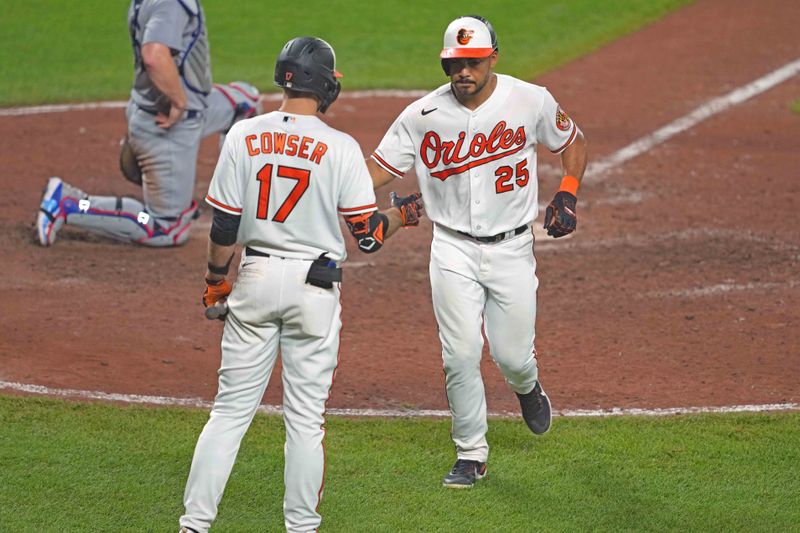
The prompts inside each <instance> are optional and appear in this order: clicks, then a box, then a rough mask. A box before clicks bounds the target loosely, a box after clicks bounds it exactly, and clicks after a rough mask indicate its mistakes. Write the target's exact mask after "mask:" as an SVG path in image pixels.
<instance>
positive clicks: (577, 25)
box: [0, 0, 690, 105]
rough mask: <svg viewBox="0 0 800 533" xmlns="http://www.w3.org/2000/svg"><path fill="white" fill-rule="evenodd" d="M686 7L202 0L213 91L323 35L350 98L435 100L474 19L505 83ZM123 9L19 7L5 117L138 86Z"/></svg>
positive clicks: (5, 31)
mask: <svg viewBox="0 0 800 533" xmlns="http://www.w3.org/2000/svg"><path fill="white" fill-rule="evenodd" d="M689 1H690V0H604V1H603V2H597V1H596V0H566V1H561V2H551V1H545V0H535V1H531V0H529V1H511V0H475V1H472V2H469V3H466V2H464V3H460V2H449V3H444V4H443V3H441V2H434V1H424V0H410V1H409V0H388V1H380V2H360V1H358V2H357V1H355V0H326V1H323V0H307V1H305V2H303V3H302V9H300V7H299V4H297V3H294V2H263V1H262V0H237V1H236V2H230V1H223V0H206V1H205V2H204V6H205V10H206V15H207V19H208V26H209V34H210V38H211V52H212V67H213V72H214V77H215V80H217V81H223V82H224V81H232V80H237V79H239V80H245V81H251V82H253V83H255V84H256V85H257V86H259V87H263V88H267V89H270V90H271V88H272V71H273V67H274V61H275V57H276V55H277V53H278V52H279V50H280V48H281V46H282V45H283V43H285V42H286V41H287V40H289V39H290V38H292V37H295V36H297V35H308V34H312V35H318V36H320V37H323V38H324V39H327V40H328V41H330V42H331V44H333V46H334V47H335V48H336V50H337V57H338V66H339V69H340V70H341V71H342V72H343V73H344V74H345V78H344V79H343V80H342V81H343V84H344V86H345V89H357V88H378V87H384V88H432V87H436V86H438V85H440V84H441V83H443V82H444V81H445V80H444V78H443V75H442V72H441V69H440V67H439V61H438V53H439V50H440V49H441V42H442V41H441V39H442V32H443V31H444V28H445V27H446V26H447V24H448V22H450V20H452V19H453V18H455V17H457V16H459V15H463V14H465V13H479V14H482V15H483V16H486V17H487V18H488V19H489V20H491V21H492V23H493V25H494V27H495V29H496V30H497V32H498V35H499V40H500V46H501V62H500V64H499V66H498V71H500V72H504V73H508V74H512V75H515V76H518V77H521V78H523V79H531V78H533V77H534V76H536V75H537V74H539V73H541V72H544V71H546V70H549V69H552V68H554V67H556V66H558V65H560V64H563V63H566V62H568V61H570V60H572V59H574V58H577V57H579V56H581V55H583V54H585V53H587V52H589V51H591V50H593V49H595V48H597V47H599V46H600V45H602V44H604V43H607V42H610V41H612V40H614V39H615V38H617V37H619V36H621V35H624V34H626V33H629V32H632V31H634V30H636V29H637V28H639V27H641V26H642V25H644V24H646V23H648V22H651V21H653V20H656V19H658V18H660V17H661V16H663V15H664V14H665V13H667V12H669V11H671V10H674V9H676V8H678V7H680V6H682V5H685V4H687V3H689ZM127 6H128V2H126V1H123V0H113V1H112V0H64V1H61V2H57V1H55V0H25V1H22V0H17V1H13V2H6V3H4V5H3V15H2V17H0V105H14V104H25V103H39V102H62V101H80V100H84V101H85V100H97V99H119V98H125V97H126V96H127V95H128V93H129V91H130V84H131V81H132V77H133V75H132V59H131V47H130V43H129V39H128V29H127V22H126V16H127Z"/></svg>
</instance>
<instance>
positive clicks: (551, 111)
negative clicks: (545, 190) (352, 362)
mask: <svg viewBox="0 0 800 533" xmlns="http://www.w3.org/2000/svg"><path fill="white" fill-rule="evenodd" d="M498 53H499V48H498V46H497V38H496V36H495V33H494V30H493V28H492V26H491V24H489V22H488V21H486V20H485V19H483V18H481V17H478V16H467V17H461V18H458V19H456V20H454V21H453V22H452V23H451V24H450V25H449V26H448V27H447V30H446V31H445V34H444V47H443V49H442V52H441V63H442V68H443V69H444V71H445V73H446V74H447V75H448V76H449V77H450V83H448V84H446V85H443V86H441V87H439V88H438V89H436V90H435V91H433V92H432V93H430V94H428V95H427V96H425V97H423V98H421V99H419V100H417V101H416V102H413V103H412V104H410V105H409V106H408V107H407V108H406V109H405V110H404V111H403V112H402V113H401V114H400V116H399V117H398V118H397V119H396V120H395V122H394V124H392V126H391V127H390V128H389V131H388V132H387V133H386V135H385V136H384V138H383V140H382V141H381V143H380V145H379V146H378V148H377V149H376V150H375V152H374V153H373V154H372V158H371V161H369V162H368V167H369V169H370V173H371V175H372V179H373V182H374V184H375V187H376V188H377V187H380V186H382V185H383V184H385V183H388V182H389V181H391V180H392V179H394V178H400V177H402V176H403V175H404V174H405V173H406V172H407V171H408V170H410V169H411V168H414V170H415V172H416V175H417V177H418V179H419V185H420V189H421V191H422V194H423V196H424V197H425V208H426V212H427V214H428V216H429V217H430V219H431V220H432V221H433V222H434V229H433V242H432V244H431V262H430V277H431V290H432V296H433V308H434V312H435V315H436V320H437V322H438V325H439V338H440V340H441V343H442V358H443V363H444V370H445V375H446V390H447V398H448V401H449V404H450V411H451V413H452V419H453V426H452V437H453V440H454V442H455V446H456V452H457V460H456V463H455V465H454V466H453V468H452V470H451V471H450V472H449V473H448V474H447V475H446V476H445V478H444V485H445V486H447V487H452V488H469V487H472V486H473V484H474V483H475V481H476V480H477V479H480V478H482V477H483V476H484V475H485V474H486V460H487V457H488V453H489V446H488V444H487V441H486V431H487V422H486V399H485V394H484V388H483V381H482V378H481V373H480V360H481V351H482V348H483V337H482V335H481V326H483V328H484V331H485V333H486V338H487V339H488V340H489V348H490V350H491V354H492V357H493V359H494V361H495V363H496V364H497V365H498V367H499V368H500V370H501V371H502V373H503V375H504V376H505V379H506V381H507V382H508V384H509V386H510V387H511V389H512V390H513V391H514V392H515V393H516V394H517V396H518V398H519V401H520V404H521V408H522V416H523V418H524V420H525V422H526V423H527V425H528V427H529V428H530V429H531V431H533V432H534V433H535V434H542V433H545V432H546V431H547V430H548V429H549V428H550V423H551V408H550V401H549V399H548V397H547V395H546V394H545V392H544V390H543V389H542V385H541V383H540V381H539V373H538V369H537V362H536V351H535V349H534V335H535V329H534V326H535V320H536V289H537V286H538V280H537V278H536V261H535V259H534V256H533V250H532V244H533V235H532V233H531V229H530V225H531V223H532V222H533V220H534V219H535V218H536V216H537V213H538V204H537V202H538V185H537V177H536V145H537V144H539V143H541V144H544V145H545V146H546V147H547V148H549V149H550V150H551V151H552V152H553V153H555V154H560V156H561V163H562V166H563V172H564V178H563V181H562V184H561V188H560V190H559V192H558V193H556V195H555V198H554V199H553V202H552V203H551V204H550V206H549V207H548V209H547V214H546V217H545V227H546V228H547V230H548V233H549V234H550V235H552V236H554V237H560V236H563V235H566V234H568V233H570V232H572V231H573V230H574V229H575V225H576V218H575V203H576V196H575V195H576V193H577V189H578V184H579V182H580V180H581V178H582V176H583V172H584V170H585V168H586V160H587V156H586V142H585V140H584V137H583V135H582V134H581V131H580V130H579V129H578V127H577V125H575V123H574V122H573V121H572V120H571V119H570V118H568V117H567V115H566V114H565V113H564V112H563V111H562V110H561V108H560V107H559V106H558V104H557V103H556V101H555V99H554V98H553V96H552V95H551V94H550V93H549V92H548V91H547V90H546V89H545V88H544V87H539V86H537V85H533V84H530V83H526V82H523V81H520V80H518V79H515V78H512V77H510V76H505V75H502V74H496V73H494V67H495V64H496V63H497V58H498Z"/></svg>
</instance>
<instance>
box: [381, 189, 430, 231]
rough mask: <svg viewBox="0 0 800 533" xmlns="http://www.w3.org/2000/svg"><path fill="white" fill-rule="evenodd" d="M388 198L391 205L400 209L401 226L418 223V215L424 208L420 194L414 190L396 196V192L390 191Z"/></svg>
mask: <svg viewBox="0 0 800 533" xmlns="http://www.w3.org/2000/svg"><path fill="white" fill-rule="evenodd" d="M389 199H390V200H391V206H392V207H396V208H397V209H399V210H400V218H401V220H402V221H403V226H417V225H419V217H420V215H421V214H422V209H423V208H424V204H423V203H422V194H420V193H418V192H415V193H413V194H409V195H408V196H397V193H396V192H394V191H392V192H391V193H389Z"/></svg>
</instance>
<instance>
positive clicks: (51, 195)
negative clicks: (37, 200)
mask: <svg viewBox="0 0 800 533" xmlns="http://www.w3.org/2000/svg"><path fill="white" fill-rule="evenodd" d="M63 190H64V182H63V181H61V178H50V179H49V180H48V181H47V186H46V187H45V188H44V194H43V195H42V203H41V205H40V206H39V212H38V213H37V214H36V234H37V236H38V237H39V244H41V245H42V246H50V245H51V244H53V243H54V242H55V241H56V234H57V233H58V230H59V229H61V226H63V225H64V221H65V220H66V214H65V213H64V210H63V209H62V194H63Z"/></svg>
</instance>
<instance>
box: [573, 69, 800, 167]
mask: <svg viewBox="0 0 800 533" xmlns="http://www.w3.org/2000/svg"><path fill="white" fill-rule="evenodd" d="M798 72H800V59H796V60H794V61H792V62H791V63H788V64H786V65H784V66H782V67H781V68H779V69H777V70H774V71H772V72H770V73H769V74H767V75H766V76H763V77H761V78H759V79H757V80H755V81H753V82H751V83H748V84H747V85H744V86H742V87H739V88H738V89H735V90H733V91H731V92H729V93H728V94H726V95H724V96H720V97H717V98H714V99H712V100H709V101H708V102H706V103H705V104H703V105H701V106H700V107H698V108H697V109H695V110H694V111H692V112H691V113H689V114H688V115H685V116H683V117H681V118H679V119H677V120H675V121H673V122H670V123H669V124H667V125H666V126H664V127H663V128H660V129H658V130H656V131H654V132H653V133H651V134H649V135H646V136H644V137H642V138H641V139H639V140H637V141H634V142H632V143H631V144H629V145H628V146H625V147H624V148H621V149H620V150H617V151H616V152H614V153H613V154H611V155H610V156H608V157H604V158H602V159H600V160H599V161H597V162H595V163H592V164H590V165H589V168H588V169H587V171H586V178H584V179H585V180H587V181H591V182H595V183H596V182H599V181H601V180H602V179H603V178H604V177H605V174H606V172H608V171H609V170H611V169H612V168H614V167H618V166H619V165H621V164H622V163H624V162H626V161H628V160H630V159H633V158H634V157H637V156H639V155H642V154H643V153H645V152H647V151H649V150H651V149H652V148H653V147H655V146H657V145H659V144H661V143H663V142H664V141H666V140H667V139H669V138H671V137H674V136H675V135H677V134H678V133H681V132H683V131H686V130H688V129H689V128H691V127H694V126H696V125H697V124H699V123H700V122H702V121H704V120H706V119H707V118H709V117H711V116H713V115H716V114H717V113H720V112H722V111H725V110H726V109H728V108H730V107H733V106H735V105H738V104H741V103H742V102H744V101H745V100H748V99H750V98H752V97H753V96H756V95H757V94H761V93H763V92H764V91H766V90H768V89H771V88H772V87H775V86H776V85H778V84H780V83H783V82H784V81H786V80H788V79H789V78H791V77H792V76H794V75H796V74H797V73H798Z"/></svg>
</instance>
